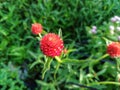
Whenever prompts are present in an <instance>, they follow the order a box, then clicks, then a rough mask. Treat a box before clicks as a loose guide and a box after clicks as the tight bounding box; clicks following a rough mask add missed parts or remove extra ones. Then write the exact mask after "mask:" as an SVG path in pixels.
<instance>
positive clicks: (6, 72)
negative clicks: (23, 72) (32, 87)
mask: <svg viewBox="0 0 120 90" xmlns="http://www.w3.org/2000/svg"><path fill="white" fill-rule="evenodd" d="M25 88H26V86H25V85H24V82H23V81H21V80H20V70H19V68H16V67H15V66H13V65H12V63H11V62H9V63H8V65H7V66H6V65H5V64H3V63H1V64H0V89H1V90H23V89H25Z"/></svg>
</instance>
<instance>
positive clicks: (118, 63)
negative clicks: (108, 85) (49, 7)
mask: <svg viewBox="0 0 120 90" xmlns="http://www.w3.org/2000/svg"><path fill="white" fill-rule="evenodd" d="M116 69H117V73H116V81H117V82H118V83H120V58H116ZM118 89H120V85H119V87H118Z"/></svg>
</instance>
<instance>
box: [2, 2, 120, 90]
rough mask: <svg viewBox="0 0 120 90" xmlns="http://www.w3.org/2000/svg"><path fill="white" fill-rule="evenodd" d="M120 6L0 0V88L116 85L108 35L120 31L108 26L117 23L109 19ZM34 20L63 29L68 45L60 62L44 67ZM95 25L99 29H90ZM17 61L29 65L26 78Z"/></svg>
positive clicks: (101, 89) (69, 89)
mask: <svg viewBox="0 0 120 90" xmlns="http://www.w3.org/2000/svg"><path fill="white" fill-rule="evenodd" d="M119 7H120V0H0V89H1V90H6V89H10V90H24V89H26V86H27V89H28V90H29V89H31V90H35V89H36V90H40V89H41V90H62V89H65V90H88V89H90V88H89V87H92V88H97V89H98V90H113V89H117V85H120V84H119V83H118V82H116V72H117V71H116V66H115V65H116V63H115V60H114V59H111V58H110V57H107V56H108V55H106V39H107V40H108V39H109V40H110V41H118V36H119V34H120V32H119V31H117V30H116V31H115V34H114V35H111V33H110V30H109V26H110V25H113V26H119V23H118V24H115V23H112V22H110V18H111V17H113V16H114V15H120V10H119ZM35 22H38V23H41V24H42V25H43V28H44V30H45V31H46V32H54V33H58V34H59V35H60V36H61V35H62V37H63V40H64V43H65V48H66V49H67V50H68V51H67V54H64V53H63V55H62V56H63V57H61V60H62V62H61V63H60V64H59V63H58V62H57V61H56V60H55V59H53V60H52V62H51V64H50V65H46V66H47V68H45V65H44V64H45V62H46V59H45V58H44V55H43V54H42V53H41V51H40V49H39V41H38V40H37V39H39V38H38V37H37V38H36V36H35V35H33V34H31V24H32V23H35ZM93 25H95V26H97V27H98V28H97V33H96V34H92V33H91V28H92V26H93ZM46 32H45V33H46ZM9 62H11V63H9ZM23 64H25V65H23ZM14 65H15V66H14ZM23 66H24V67H23ZM18 67H19V68H23V69H28V70H27V73H28V76H27V77H25V79H24V83H26V84H24V83H23V80H21V79H20V76H19V71H20V69H19V68H18ZM11 68H12V69H11ZM43 68H45V69H44V70H43V72H46V71H47V72H46V73H45V75H44V79H42V74H43V73H42V69H43ZM28 81H29V83H28ZM70 82H72V83H70ZM31 83H32V85H31ZM34 84H35V87H34ZM25 85H26V86H25ZM81 85H85V87H84V86H83V87H82V86H81ZM31 87H32V88H31ZM33 87H34V89H33ZM118 90H119V89H118Z"/></svg>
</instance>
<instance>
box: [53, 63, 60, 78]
mask: <svg viewBox="0 0 120 90" xmlns="http://www.w3.org/2000/svg"><path fill="white" fill-rule="evenodd" d="M59 67H60V63H59V62H58V63H57V66H56V70H55V73H54V79H56V73H57V71H58V69H59Z"/></svg>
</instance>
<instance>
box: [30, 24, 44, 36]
mask: <svg viewBox="0 0 120 90" xmlns="http://www.w3.org/2000/svg"><path fill="white" fill-rule="evenodd" d="M42 29H43V28H42V25H41V24H39V23H34V24H32V27H31V30H32V33H33V34H36V35H37V34H39V33H41V32H42Z"/></svg>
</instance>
